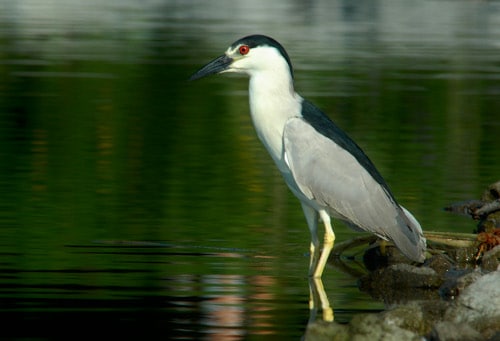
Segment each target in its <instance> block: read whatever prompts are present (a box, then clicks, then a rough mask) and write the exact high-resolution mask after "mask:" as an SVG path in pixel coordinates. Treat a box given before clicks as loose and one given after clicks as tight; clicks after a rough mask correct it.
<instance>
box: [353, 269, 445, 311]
mask: <svg viewBox="0 0 500 341" xmlns="http://www.w3.org/2000/svg"><path fill="white" fill-rule="evenodd" d="M442 282H443V279H442V277H441V276H439V275H438V273H437V272H436V271H434V270H433V269H431V268H428V267H417V266H413V265H409V264H404V263H402V264H394V265H391V266H388V267H387V268H382V269H379V270H376V271H374V272H372V273H370V274H369V275H368V276H367V277H365V278H363V279H361V280H360V287H361V288H360V289H361V290H363V291H367V292H369V293H370V295H371V296H373V297H376V298H380V299H383V300H384V302H386V303H397V302H401V301H410V300H423V299H436V298H439V296H438V293H437V290H436V289H437V288H439V286H440V285H441V284H442ZM431 289H434V290H431Z"/></svg>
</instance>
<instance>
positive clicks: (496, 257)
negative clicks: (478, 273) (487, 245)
mask: <svg viewBox="0 0 500 341" xmlns="http://www.w3.org/2000/svg"><path fill="white" fill-rule="evenodd" d="M499 266H500V245H497V246H495V247H494V248H493V249H491V250H489V251H487V252H485V253H484V255H483V257H482V258H481V268H482V269H483V270H485V271H495V270H497V269H498V267H499Z"/></svg>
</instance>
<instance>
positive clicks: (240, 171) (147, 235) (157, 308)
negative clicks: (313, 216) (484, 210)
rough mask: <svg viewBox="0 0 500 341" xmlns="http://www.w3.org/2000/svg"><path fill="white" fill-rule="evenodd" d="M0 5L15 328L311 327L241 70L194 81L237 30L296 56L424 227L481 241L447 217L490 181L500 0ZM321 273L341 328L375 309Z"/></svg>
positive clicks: (307, 87)
mask: <svg viewBox="0 0 500 341" xmlns="http://www.w3.org/2000/svg"><path fill="white" fill-rule="evenodd" d="M0 6H1V8H2V10H1V11H0V190H1V195H0V255H2V260H1V261H0V271H1V274H0V304H1V305H0V309H1V313H2V316H3V317H4V320H5V321H7V323H6V325H10V324H9V323H8V322H9V321H11V322H12V323H13V324H14V323H17V322H19V323H24V324H28V325H29V326H31V328H26V329H22V330H19V329H15V328H6V329H5V330H4V332H3V333H4V334H5V335H8V336H11V337H13V338H16V337H18V338H22V337H32V338H35V339H48V338H53V337H58V336H59V334H58V329H57V328H55V327H54V328H53V326H55V325H59V324H61V323H67V324H69V325H71V324H74V325H75V326H78V325H79V323H80V322H81V323H83V322H85V323H86V324H88V325H93V326H101V324H102V325H104V326H107V327H110V328H111V329H113V328H114V329H115V330H117V331H118V330H121V331H124V330H134V331H136V332H138V333H141V332H145V331H146V330H147V331H158V330H160V331H162V332H166V331H168V333H166V334H164V335H165V337H166V338H169V337H171V338H205V339H210V338H212V339H218V340H221V339H223V338H225V339H232V340H235V339H247V338H253V337H255V338H256V339H262V337H263V335H269V336H270V337H274V338H275V337H277V336H282V337H287V338H288V337H293V338H297V337H300V335H301V334H302V333H303V331H304V329H305V325H306V323H307V318H308V308H307V300H308V287H307V280H306V274H307V266H308V255H307V251H308V245H309V240H310V239H309V238H310V236H309V232H308V230H307V227H306V224H305V220H304V218H303V215H302V212H301V209H300V205H299V204H298V201H297V200H296V199H295V198H294V197H293V195H292V194H291V193H289V192H288V189H287V188H286V186H285V185H284V183H283V181H282V179H281V176H280V175H279V173H278V171H277V170H276V169H275V166H274V164H273V163H272V161H271V159H270V157H269V156H268V155H267V153H266V151H265V150H264V148H263V147H262V146H261V144H260V142H259V141H258V140H257V138H256V135H255V132H254V130H253V127H252V126H251V122H250V117H249V108H248V100H247V93H246V91H247V80H246V79H245V78H238V77H212V78H209V79H204V80H200V81H197V82H188V81H187V79H188V78H189V76H190V75H191V74H192V73H193V72H195V71H196V70H197V69H198V68H199V67H201V66H202V65H204V64H205V63H206V62H208V61H209V60H211V59H212V58H214V57H216V56H218V55H220V54H222V53H223V52H224V51H225V50H226V48H227V46H228V45H229V44H231V43H232V42H233V41H234V40H236V39H238V38H240V37H241V36H244V35H248V34H253V33H262V34H266V35H270V36H272V37H274V38H275V39H277V40H279V41H280V42H281V43H282V44H283V45H284V47H285V48H286V49H287V51H288V52H289V54H290V56H291V59H292V62H293V63H294V66H295V76H296V88H297V91H298V92H299V93H300V94H301V95H303V96H304V97H306V98H308V99H309V100H311V101H313V102H314V103H316V104H317V105H318V106H319V107H320V108H322V109H323V111H324V112H325V113H327V114H328V115H329V116H330V117H331V118H332V119H334V120H335V121H336V122H337V124H338V125H339V126H340V127H342V128H343V129H344V130H346V131H347V132H348V133H349V134H350V135H351V137H353V138H354V139H355V140H356V141H357V142H358V144H359V145H360V146H361V147H362V148H363V149H364V150H365V152H366V153H367V154H368V155H369V156H370V158H371V159H372V161H374V163H375V164H376V165H377V167H378V168H379V170H380V172H381V173H382V175H383V176H384V177H385V179H386V181H387V182H388V183H389V185H390V187H391V189H392V190H393V192H394V194H395V196H396V197H397V198H398V200H399V201H400V203H401V204H403V205H404V206H405V207H407V208H408V209H409V210H410V211H412V212H413V213H414V215H415V216H416V217H417V219H419V221H420V222H421V224H422V226H423V228H424V229H426V230H435V231H457V232H471V231H472V230H473V229H474V223H473V222H472V221H469V220H467V219H465V218H463V217H457V216H452V215H450V214H449V213H446V212H444V211H443V210H442V208H443V207H444V206H446V205H448V204H450V203H453V202H456V201H460V200H467V199H473V198H478V197H479V196H480V194H481V193H482V191H483V190H484V189H485V188H486V186H487V185H488V184H490V183H492V182H494V181H496V180H498V179H499V172H498V169H499V168H500V160H499V157H498V156H499V152H498V147H497V146H498V145H500V134H499V127H500V124H499V118H500V116H499V111H500V101H499V99H498V98H499V94H500V3H498V2H496V1H488V2H473V1H452V2H450V1H438V0H436V1H420V2H414V1H398V2H393V1H359V2H350V1H313V2H308V1H273V2H270V3H269V2H259V1H257V2H251V3H250V2H245V1H229V0H227V1H210V2H208V1H182V2H179V1H171V0H164V1H160V0H155V1H141V2H137V1H113V0H107V1H97V0H95V1H81V2H80V1H57V0H56V1H51V2H40V1H34V0H32V1H24V0H20V1H15V2H14V1H8V0H1V1H0ZM335 231H336V234H337V240H339V241H342V240H347V239H348V238H351V237H353V236H356V235H357V234H355V233H354V232H352V231H350V230H348V229H347V228H346V227H344V226H343V225H341V224H336V226H335ZM324 282H325V287H326V289H327V292H328V294H329V296H330V299H331V301H332V303H333V306H334V308H335V309H336V317H337V319H338V320H339V321H342V320H344V321H346V320H348V319H349V317H350V316H351V315H352V313H355V312H359V311H370V310H372V309H379V308H381V307H382V304H381V303H380V302H373V301H371V300H370V298H369V297H366V296H364V294H363V293H360V292H359V291H358V289H357V287H356V280H355V279H353V278H351V277H349V276H347V275H345V274H342V273H341V272H339V271H337V270H335V269H327V271H326V275H325V276H324ZM47 312H52V314H53V315H50V314H48V315H47ZM68 312H69V314H68ZM97 312H99V313H97ZM108 313H109V314H108ZM100 314H104V315H100ZM123 321H129V322H127V323H123ZM13 324H12V325H13ZM96 328H97V327H96ZM257 335H259V336H257Z"/></svg>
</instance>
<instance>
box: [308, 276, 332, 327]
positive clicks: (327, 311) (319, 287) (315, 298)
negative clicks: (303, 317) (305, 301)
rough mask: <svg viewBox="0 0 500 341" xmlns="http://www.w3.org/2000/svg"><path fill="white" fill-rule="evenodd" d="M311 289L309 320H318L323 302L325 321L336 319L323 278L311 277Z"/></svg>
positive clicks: (322, 308)
mask: <svg viewBox="0 0 500 341" xmlns="http://www.w3.org/2000/svg"><path fill="white" fill-rule="evenodd" d="M309 290H310V295H311V302H312V305H310V316H309V322H313V321H315V320H316V314H317V312H318V306H319V304H321V310H322V312H323V321H326V322H332V321H333V319H334V315H333V309H332V307H331V306H330V301H328V296H327V295H326V292H325V288H324V287H323V281H322V280H321V278H310V279H309Z"/></svg>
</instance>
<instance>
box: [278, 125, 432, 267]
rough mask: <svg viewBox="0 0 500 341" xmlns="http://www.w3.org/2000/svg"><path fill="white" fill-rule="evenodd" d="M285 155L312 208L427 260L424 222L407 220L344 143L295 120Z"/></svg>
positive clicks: (288, 128)
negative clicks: (424, 250)
mask: <svg viewBox="0 0 500 341" xmlns="http://www.w3.org/2000/svg"><path fill="white" fill-rule="evenodd" d="M349 142H351V141H349ZM352 143H354V142H352ZM284 153H285V155H284V156H285V160H286V162H287V164H288V167H289V168H290V172H291V174H292V176H293V179H294V180H295V183H296V186H297V189H298V190H299V191H300V192H301V194H302V195H303V196H305V197H306V198H307V199H308V200H309V204H310V205H311V206H313V207H315V208H317V209H326V210H327V212H328V213H329V214H330V215H332V216H334V217H337V218H339V219H341V220H343V221H345V222H347V223H348V224H349V225H354V226H355V227H358V228H360V229H362V230H365V231H369V232H372V233H375V234H377V235H378V236H380V237H382V238H385V239H391V240H393V241H394V242H395V243H396V244H399V245H398V246H399V247H400V248H401V249H402V251H403V252H404V253H405V254H407V255H409V254H410V253H411V254H414V255H413V257H411V258H413V259H419V260H421V258H422V254H423V253H422V251H421V250H420V249H422V245H418V244H421V239H422V238H423V237H421V228H420V225H418V222H416V220H415V218H413V216H411V215H410V216H411V218H413V219H411V218H409V217H408V216H407V215H406V213H405V212H404V211H403V210H402V208H401V207H400V206H399V205H398V204H397V203H396V201H395V199H394V198H393V196H392V194H391V193H390V191H389V190H388V188H387V187H386V186H384V185H383V184H385V183H383V182H381V181H380V179H377V178H376V177H374V176H372V174H371V172H370V171H368V170H367V169H366V168H365V167H364V166H363V165H362V163H360V162H359V160H358V158H356V157H355V156H354V155H353V154H352V153H350V152H349V151H348V150H346V149H345V148H343V147H342V146H341V144H339V143H335V142H334V141H333V140H332V139H331V138H329V137H327V136H325V135H323V134H321V133H318V131H317V130H316V129H315V127H313V126H312V125H311V124H309V122H307V121H306V120H304V118H301V117H294V118H291V119H289V120H288V121H287V123H286V125H285V129H284ZM358 157H359V155H358ZM363 157H366V156H364V154H363ZM367 162H370V161H369V160H368V161H367ZM370 165H371V162H370ZM375 171H376V170H375ZM415 223H416V224H417V225H415ZM406 229H408V231H406ZM424 243H425V239H424ZM423 247H424V248H425V245H424V246H423ZM417 249H419V250H418V251H417Z"/></svg>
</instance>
